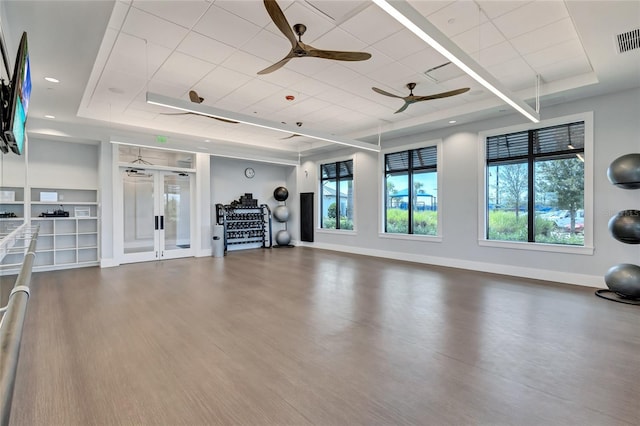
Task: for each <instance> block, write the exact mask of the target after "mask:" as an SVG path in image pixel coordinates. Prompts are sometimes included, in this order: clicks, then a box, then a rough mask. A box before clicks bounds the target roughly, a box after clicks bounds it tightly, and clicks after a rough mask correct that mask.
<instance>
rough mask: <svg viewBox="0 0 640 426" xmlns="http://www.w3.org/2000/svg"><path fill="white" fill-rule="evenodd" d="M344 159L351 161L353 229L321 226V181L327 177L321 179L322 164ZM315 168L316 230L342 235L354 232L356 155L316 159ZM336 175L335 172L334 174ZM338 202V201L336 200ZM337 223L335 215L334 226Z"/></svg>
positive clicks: (339, 161) (355, 229)
mask: <svg viewBox="0 0 640 426" xmlns="http://www.w3.org/2000/svg"><path fill="white" fill-rule="evenodd" d="M345 161H351V162H352V170H351V179H352V191H353V193H352V200H353V229H341V228H337V227H336V228H323V227H322V225H323V223H322V208H323V193H322V183H323V182H324V181H325V180H328V179H323V178H322V166H323V165H326V164H336V165H337V164H338V163H342V162H345ZM316 170H317V171H318V188H319V189H318V194H319V200H320V202H319V203H318V210H317V212H318V222H317V224H318V226H317V228H316V231H317V232H320V233H329V234H331V233H334V234H340V235H344V234H354V235H355V234H356V232H357V228H356V227H357V224H356V156H355V155H351V156H346V157H337V158H327V159H325V160H322V161H318V162H316ZM336 175H337V174H336ZM337 177H338V176H336V187H338V179H337ZM336 202H337V203H338V201H336ZM338 225H339V222H338V218H337V217H336V226H338Z"/></svg>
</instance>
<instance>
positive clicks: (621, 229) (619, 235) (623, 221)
mask: <svg viewBox="0 0 640 426" xmlns="http://www.w3.org/2000/svg"><path fill="white" fill-rule="evenodd" d="M609 232H611V236H613V238H615V239H616V240H618V241H620V242H622V243H625V244H640V210H622V211H620V212H618V214H617V215H615V216H613V217H612V218H611V219H609Z"/></svg>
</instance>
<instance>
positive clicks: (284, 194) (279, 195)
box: [273, 186, 289, 201]
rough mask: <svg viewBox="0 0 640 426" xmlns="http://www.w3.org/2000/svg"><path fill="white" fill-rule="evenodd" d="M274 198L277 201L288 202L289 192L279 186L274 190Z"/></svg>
mask: <svg viewBox="0 0 640 426" xmlns="http://www.w3.org/2000/svg"><path fill="white" fill-rule="evenodd" d="M273 198H275V199H276V201H286V200H287V198H289V191H287V188H285V187H284V186H279V187H277V188H276V189H274V190H273Z"/></svg>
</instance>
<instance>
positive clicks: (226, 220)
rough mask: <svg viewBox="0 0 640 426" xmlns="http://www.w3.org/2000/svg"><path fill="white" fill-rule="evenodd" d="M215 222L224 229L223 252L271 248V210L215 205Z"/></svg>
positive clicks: (259, 207)
mask: <svg viewBox="0 0 640 426" xmlns="http://www.w3.org/2000/svg"><path fill="white" fill-rule="evenodd" d="M216 222H217V224H218V225H222V226H223V227H224V250H225V252H226V251H234V250H243V249H250V248H259V247H263V248H271V246H272V237H271V210H270V209H269V206H267V205H266V204H260V205H259V206H255V207H253V206H252V207H249V206H232V205H222V204H216Z"/></svg>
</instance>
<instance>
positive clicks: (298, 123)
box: [280, 121, 302, 140]
mask: <svg viewBox="0 0 640 426" xmlns="http://www.w3.org/2000/svg"><path fill="white" fill-rule="evenodd" d="M282 123H283V124H285V123H284V121H283V122H282ZM296 126H298V127H302V121H296ZM297 136H302V135H299V134H297V133H292V134H291V135H289V136H287V137H284V138H280V140H285V139H292V138H295V137H297Z"/></svg>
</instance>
